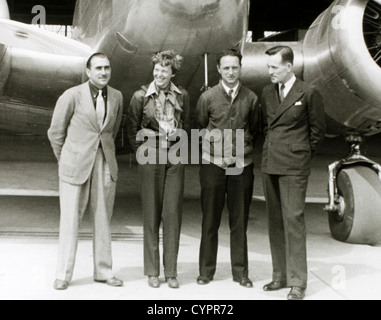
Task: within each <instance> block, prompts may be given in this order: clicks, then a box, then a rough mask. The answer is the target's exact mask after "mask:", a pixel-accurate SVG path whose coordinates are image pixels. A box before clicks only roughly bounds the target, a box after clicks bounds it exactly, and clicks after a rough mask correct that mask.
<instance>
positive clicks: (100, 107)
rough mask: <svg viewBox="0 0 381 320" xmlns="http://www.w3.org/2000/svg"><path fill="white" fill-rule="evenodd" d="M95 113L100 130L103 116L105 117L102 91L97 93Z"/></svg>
mask: <svg viewBox="0 0 381 320" xmlns="http://www.w3.org/2000/svg"><path fill="white" fill-rule="evenodd" d="M96 111H97V119H98V124H99V128H100V129H102V128H103V122H104V120H105V115H106V105H105V100H104V99H103V92H102V90H99V93H98V97H97V106H96Z"/></svg>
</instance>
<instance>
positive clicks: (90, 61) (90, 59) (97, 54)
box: [86, 52, 108, 70]
mask: <svg viewBox="0 0 381 320" xmlns="http://www.w3.org/2000/svg"><path fill="white" fill-rule="evenodd" d="M94 58H107V59H108V57H107V56H106V55H105V54H104V53H102V52H97V53H94V54H93V55H92V56H91V57H90V58H89V60H87V63H86V68H87V69H89V70H90V69H91V63H92V62H93V59H94Z"/></svg>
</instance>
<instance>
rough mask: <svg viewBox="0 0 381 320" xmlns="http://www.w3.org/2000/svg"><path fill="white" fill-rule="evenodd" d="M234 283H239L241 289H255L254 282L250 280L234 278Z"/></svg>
mask: <svg viewBox="0 0 381 320" xmlns="http://www.w3.org/2000/svg"><path fill="white" fill-rule="evenodd" d="M233 281H234V282H237V283H239V285H240V286H241V287H245V288H248V289H251V288H253V287H254V285H253V282H252V281H251V280H250V279H249V278H242V279H238V278H234V279H233Z"/></svg>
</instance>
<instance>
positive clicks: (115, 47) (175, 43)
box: [0, 0, 381, 245]
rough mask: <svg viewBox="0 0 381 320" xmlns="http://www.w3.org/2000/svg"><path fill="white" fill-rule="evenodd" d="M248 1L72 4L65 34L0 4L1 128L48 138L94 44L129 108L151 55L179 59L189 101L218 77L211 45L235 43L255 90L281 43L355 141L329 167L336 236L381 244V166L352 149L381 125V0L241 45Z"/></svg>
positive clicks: (330, 118) (330, 117)
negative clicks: (284, 35) (298, 33)
mask: <svg viewBox="0 0 381 320" xmlns="http://www.w3.org/2000/svg"><path fill="white" fill-rule="evenodd" d="M252 5H254V2H253V3H252ZM249 6H250V1H249V0H198V1H189V0H108V1H103V0H78V1H77V5H76V10H75V14H74V23H73V39H68V38H64V37H61V36H58V35H56V34H53V33H50V32H46V31H43V30H40V29H36V28H34V27H32V26H30V25H25V24H21V23H18V22H14V21H11V20H9V12H8V7H7V3H6V0H0V132H6V133H12V134H34V135H43V136H45V135H46V132H47V129H48V127H49V125H50V120H51V116H52V113H53V109H54V106H55V103H56V101H57V99H58V97H59V96H60V95H61V94H62V93H63V92H64V91H65V90H66V89H68V88H70V87H73V86H75V85H79V84H80V83H82V82H84V81H86V80H87V79H86V76H85V72H84V71H85V62H86V60H87V59H88V57H89V56H90V55H91V54H92V53H94V52H99V51H100V52H104V53H106V54H107V55H108V56H109V57H110V61H111V64H112V68H113V76H112V81H111V83H110V85H111V86H113V87H115V88H116V89H119V90H121V91H122V93H123V95H124V99H125V108H126V110H127V107H128V104H129V101H130V98H131V96H132V94H133V92H134V91H135V90H137V89H138V88H139V87H140V86H142V85H145V84H148V83H149V82H150V81H152V65H151V56H152V54H153V53H155V52H158V51H162V50H167V49H174V50H176V51H177V52H178V53H179V54H181V55H182V56H183V57H184V67H183V69H182V71H181V72H180V74H179V75H178V76H177V77H176V80H175V81H176V84H178V85H181V86H183V87H184V88H186V89H187V90H188V91H189V93H190V95H191V97H192V101H191V102H192V107H193V108H194V107H195V104H196V102H197V99H198V97H199V96H200V94H201V92H202V90H204V89H205V88H208V87H209V86H213V85H215V84H217V83H218V81H219V75H218V72H217V68H216V55H217V53H218V52H219V51H221V50H222V49H225V48H228V47H232V46H238V47H240V48H241V50H242V52H243V55H244V61H243V78H242V81H243V84H244V85H246V86H248V87H249V88H251V89H253V91H254V92H256V93H257V94H258V95H260V93H261V92H262V89H263V87H264V86H265V85H267V84H268V83H269V82H270V77H269V74H268V70H267V65H266V64H267V57H266V55H265V51H266V50H267V49H268V48H270V47H273V46H275V45H279V44H286V45H289V46H291V47H292V48H293V49H294V51H295V53H296V61H295V62H296V63H295V70H296V73H297V76H298V77H300V78H302V79H304V80H306V81H308V82H311V83H313V84H314V85H315V87H316V88H317V89H318V90H319V91H320V92H321V94H322V96H323V99H324V105H325V113H326V120H327V133H328V134H329V135H334V136H336V135H343V136H347V141H348V142H349V143H350V145H351V147H352V153H351V155H350V156H349V157H347V158H346V159H344V160H341V161H338V162H336V163H334V164H332V165H331V166H330V170H329V174H330V179H329V198H330V199H329V205H327V207H326V211H328V212H329V213H330V227H331V231H332V234H333V236H334V237H335V238H336V239H338V240H341V241H346V242H351V243H366V244H371V245H374V244H381V232H379V230H380V228H381V215H380V214H379V212H378V210H379V207H381V196H380V195H381V182H380V180H381V166H380V165H378V164H376V163H374V162H372V161H371V160H369V159H367V158H365V157H363V156H362V155H361V153H360V147H359V146H360V144H361V141H362V137H363V136H370V135H374V134H377V133H380V132H381V86H380V84H381V68H380V66H381V32H380V30H381V0H335V1H334V2H333V3H332V5H331V6H330V7H329V8H328V9H327V10H326V11H325V12H323V13H322V14H321V15H320V16H319V17H318V18H317V19H316V21H315V22H314V23H313V24H312V26H311V27H310V29H309V30H308V32H307V34H306V36H305V38H304V39H303V41H300V42H290V43H274V42H256V43H248V42H246V35H247V31H248V21H249V11H250V10H249ZM124 131H126V130H124ZM122 132H123V131H122ZM120 136H122V139H119V140H118V143H119V146H120V145H121V144H120V142H123V140H124V139H123V136H124V134H123V133H122V135H120ZM371 194H374V197H373V198H372V199H370V201H364V200H363V199H365V198H367V197H369V196H370V195H371Z"/></svg>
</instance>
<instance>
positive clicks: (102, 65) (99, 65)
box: [86, 57, 111, 89]
mask: <svg viewBox="0 0 381 320" xmlns="http://www.w3.org/2000/svg"><path fill="white" fill-rule="evenodd" d="M86 74H87V76H88V77H89V80H90V82H91V83H92V84H93V85H94V86H96V87H97V88H98V89H103V88H104V87H106V86H107V85H108V83H109V82H110V79H111V64H110V60H109V59H108V58H102V57H94V58H93V59H92V61H91V66H90V69H89V68H87V69H86Z"/></svg>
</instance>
